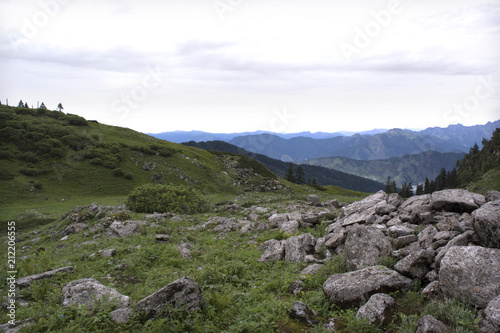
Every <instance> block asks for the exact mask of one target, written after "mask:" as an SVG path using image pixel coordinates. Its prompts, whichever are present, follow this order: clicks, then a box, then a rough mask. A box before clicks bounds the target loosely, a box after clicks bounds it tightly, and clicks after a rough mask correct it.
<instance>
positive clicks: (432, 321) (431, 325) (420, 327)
mask: <svg viewBox="0 0 500 333" xmlns="http://www.w3.org/2000/svg"><path fill="white" fill-rule="evenodd" d="M449 331H450V329H449V328H448V327H447V326H446V325H445V324H444V323H443V322H442V321H439V320H437V319H436V318H434V317H433V316H431V315H426V316H424V317H422V318H421V319H420V320H419V321H418V322H417V330H416V332H415V333H448V332H449Z"/></svg>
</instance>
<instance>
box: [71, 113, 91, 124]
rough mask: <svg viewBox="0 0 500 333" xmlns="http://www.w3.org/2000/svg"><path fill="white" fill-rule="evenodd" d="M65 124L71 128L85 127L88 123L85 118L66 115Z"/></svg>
mask: <svg viewBox="0 0 500 333" xmlns="http://www.w3.org/2000/svg"><path fill="white" fill-rule="evenodd" d="M65 120H66V122H67V124H69V125H73V126H87V125H88V122H87V120H86V119H85V118H83V117H80V116H77V115H76V114H69V113H68V114H67V115H66V117H65Z"/></svg>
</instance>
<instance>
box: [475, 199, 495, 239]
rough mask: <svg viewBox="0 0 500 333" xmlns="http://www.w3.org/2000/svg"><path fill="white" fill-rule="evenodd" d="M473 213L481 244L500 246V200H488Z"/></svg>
mask: <svg viewBox="0 0 500 333" xmlns="http://www.w3.org/2000/svg"><path fill="white" fill-rule="evenodd" d="M471 215H472V225H473V226H474V230H476V233H477V235H478V236H479V240H480V242H481V245H482V246H484V247H494V248H500V201H491V202H488V203H486V204H484V205H483V206H481V208H479V209H476V210H475V211H474V212H472V214H471Z"/></svg>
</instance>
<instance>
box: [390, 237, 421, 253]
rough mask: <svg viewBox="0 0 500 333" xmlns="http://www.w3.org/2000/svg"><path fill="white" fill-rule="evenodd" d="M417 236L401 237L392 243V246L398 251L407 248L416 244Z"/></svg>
mask: <svg viewBox="0 0 500 333" xmlns="http://www.w3.org/2000/svg"><path fill="white" fill-rule="evenodd" d="M417 239H418V238H417V236H416V235H408V236H401V237H398V238H396V239H394V240H393V241H392V246H393V247H394V248H395V249H396V250H398V249H401V248H403V247H405V246H407V245H408V244H410V243H413V242H416V241H417Z"/></svg>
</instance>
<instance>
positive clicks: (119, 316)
mask: <svg viewBox="0 0 500 333" xmlns="http://www.w3.org/2000/svg"><path fill="white" fill-rule="evenodd" d="M132 314H133V309H132V308H120V309H117V310H115V311H111V312H110V313H109V315H110V316H111V320H113V321H114V322H115V323H117V324H125V323H126V322H127V321H128V320H129V319H130V317H131V316H132Z"/></svg>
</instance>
